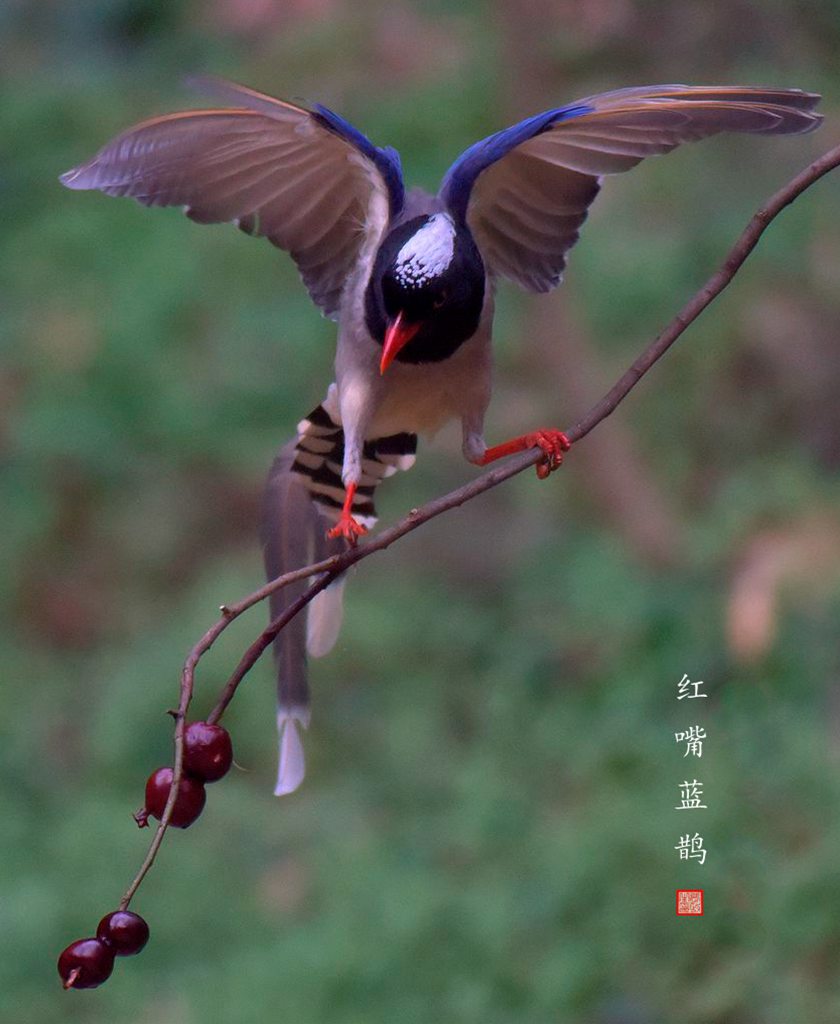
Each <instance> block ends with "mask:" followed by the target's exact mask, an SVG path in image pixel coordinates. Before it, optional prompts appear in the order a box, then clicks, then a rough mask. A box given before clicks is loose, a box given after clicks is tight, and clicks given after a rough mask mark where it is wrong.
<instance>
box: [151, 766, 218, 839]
mask: <svg viewBox="0 0 840 1024" xmlns="http://www.w3.org/2000/svg"><path fill="white" fill-rule="evenodd" d="M171 786H172V769H171V768H158V770H157V771H156V772H152V774H151V775H150V776H149V778H148V780H147V782H146V806H145V808H144V810H145V811H147V812H148V813H149V814H151V816H152V817H153V818H157V819H158V820H160V818H162V817H163V809H164V808H165V807H166V801H167V800H168V799H169V790H170V788H171ZM206 799H207V793H206V792H205V789H204V783H203V782H200V781H199V780H198V779H193V778H191V777H190V776H189V775H184V776H183V777H182V779H181V783H180V785H179V786H178V796H177V797H176V798H175V806H174V807H173V808H172V817H171V818H170V819H169V824H170V825H174V826H175V827H176V828H187V827H188V826H189V825H192V823H193V822H194V821H195V819H196V818H197V817H198V816H199V814H201V812H202V810H203V809H204V801H205V800H206ZM140 813H141V816H142V812H140Z"/></svg>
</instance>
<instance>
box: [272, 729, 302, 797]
mask: <svg viewBox="0 0 840 1024" xmlns="http://www.w3.org/2000/svg"><path fill="white" fill-rule="evenodd" d="M297 727H298V722H297V720H296V718H295V717H293V715H291V714H289V712H287V711H281V712H279V713H278V715H277V728H278V730H279V733H280V758H279V762H278V766H277V785H276V786H275V787H274V795H275V796H286V794H287V793H294V791H295V790H296V789H297V788H298V786H299V785H300V784H301V782H303V777H304V775H305V774H306V761H305V758H304V756H303V743H301V739H300V736H299V734H298V729H297Z"/></svg>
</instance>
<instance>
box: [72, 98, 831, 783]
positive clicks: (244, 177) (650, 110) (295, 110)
mask: <svg viewBox="0 0 840 1024" xmlns="http://www.w3.org/2000/svg"><path fill="white" fill-rule="evenodd" d="M197 84H198V85H199V87H200V88H202V89H203V90H204V91H206V92H208V93H209V94H211V95H214V96H216V97H218V98H220V99H222V100H223V101H229V102H233V103H234V104H235V109H211V110H189V111H185V112H183V113H176V114H169V115H166V116H163V117H157V118H153V119H152V120H149V121H144V122H142V123H141V124H139V125H137V126H135V127H133V128H130V129H128V130H127V131H125V132H123V133H122V134H121V135H118V136H117V137H116V138H115V139H113V140H112V141H111V142H109V143H108V144H107V145H106V146H105V147H104V148H103V149H101V150H100V151H99V153H97V154H96V156H95V157H93V159H92V160H90V161H88V163H85V164H82V165H81V166H79V167H77V168H75V169H73V170H71V171H68V172H67V173H66V174H63V175H62V176H61V181H62V182H63V183H64V184H65V185H67V186H68V187H69V188H73V189H99V190H100V191H102V192H106V193H108V194H109V195H115V196H123V195H127V196H132V197H133V198H135V199H137V200H138V201H139V202H141V203H143V204H145V205H147V206H181V207H183V209H184V212H185V213H186V214H187V216H188V217H190V218H191V219H192V220H195V221H198V222H200V223H214V222H218V221H232V222H233V223H234V224H236V225H237V226H238V227H239V228H241V229H242V230H243V231H245V232H247V233H248V234H251V235H259V236H263V237H265V238H267V239H268V240H269V241H270V242H272V243H273V244H274V245H276V246H278V247H279V248H281V249H285V250H286V251H287V252H289V253H290V254H291V256H292V258H293V259H294V261H295V263H296V264H297V266H298V269H299V271H300V274H301V277H302V278H303V282H304V284H305V285H306V287H307V289H308V290H309V294H310V295H311V297H312V299H313V301H314V302H315V304H316V305H317V306H319V307H320V309H321V311H322V312H323V313H324V314H325V315H326V316H328V317H330V318H332V319H334V320H336V321H337V322H338V348H337V353H336V361H335V368H336V377H335V383H334V384H331V385H330V387H329V390H328V392H327V397H326V398H325V400H324V401H323V402H322V403H321V405H319V406H318V407H317V408H316V409H315V410H314V411H313V412H312V413H310V414H309V416H308V417H307V418H306V419H304V420H302V421H301V423H300V424H299V425H298V431H297V437H296V438H295V439H294V440H293V441H292V442H290V443H289V444H288V445H287V446H286V447H285V448H284V449H283V450H282V451H281V452H280V454H279V456H278V458H277V459H276V460H275V463H274V466H273V467H272V471H271V473H270V475H269V479H268V484H267V487H266V499H265V527H264V531H265V562H266V569H267V572H268V575H269V577H270V578H273V577H274V576H276V575H278V574H280V573H282V572H284V571H286V570H288V569H291V568H296V567H298V566H302V565H306V564H309V563H310V562H311V561H313V560H314V559H317V558H320V557H323V556H325V555H326V554H327V553H329V552H330V551H332V550H336V549H337V547H342V546H343V545H344V543H345V541H349V542H350V543H355V541H356V538H357V537H358V536H359V535H360V534H363V533H365V532H366V530H367V529H368V528H369V527H370V525H371V524H372V523H373V522H374V521H375V511H374V506H373V493H374V490H375V488H376V486H377V485H378V483H379V481H380V480H381V479H382V478H383V477H385V476H388V475H389V474H391V473H393V472H395V471H396V470H397V469H405V468H408V467H409V466H410V465H411V463H412V462H413V461H414V452H415V448H416V443H417V435H418V434H421V433H433V432H434V431H436V430H438V429H439V428H440V427H441V426H442V425H443V424H444V423H446V422H447V421H448V420H451V419H457V420H460V422H461V426H462V432H463V451H464V455H465V457H466V458H467V459H468V460H469V461H470V462H472V463H475V464H476V465H485V464H486V463H488V462H491V461H492V460H494V459H496V458H499V457H500V456H503V455H507V454H510V453H512V452H515V451H521V450H524V449H526V448H530V447H539V448H541V449H542V451H543V452H544V453H545V458H544V459H543V461H542V462H541V463H540V464H538V466H537V471H538V473H539V475H540V476H546V475H547V474H548V473H549V472H551V470H552V469H554V468H556V467H557V466H558V465H559V464H560V462H561V460H562V457H563V452H564V451H565V450H566V449H567V448H568V441H567V439H566V438H565V436H564V435H563V434H562V433H561V432H560V431H557V430H539V431H534V432H532V433H528V434H525V435H523V436H522V437H518V438H515V439H514V440H512V441H509V442H507V443H506V444H501V445H498V446H496V447H494V448H488V447H487V445H486V444H485V441H484V428H483V424H484V414H485V411H486V409H487V406H488V403H489V401H490V389H491V380H490V377H491V353H490V333H491V326H492V321H493V291H494V283H495V281H496V279H497V278H498V277H506V278H509V279H510V280H512V281H514V282H516V283H517V284H519V285H521V286H522V287H523V288H525V289H527V290H529V291H532V292H546V291H549V290H550V289H551V288H554V287H555V286H556V285H557V284H559V283H560V280H561V278H562V274H563V269H564V267H565V264H566V253H567V252H568V250H569V249H570V248H571V247H572V246H573V245H574V243H575V242H576V241H577V238H578V232H579V229H580V226H581V224H582V223H583V221H584V220H585V219H586V215H587V210H588V208H589V205H590V203H591V202H592V201H593V199H594V198H595V196H596V195H597V194H598V191H599V189H600V187H601V179H602V177H603V176H604V175H607V174H615V173H618V172H620V171H626V170H629V168H631V167H634V166H635V165H636V164H637V163H639V162H640V161H641V160H642V159H643V158H644V157H646V156H652V155H654V154H659V153H667V152H670V151H671V150H672V149H674V148H675V147H676V146H678V145H680V144H681V143H683V142H692V141H694V140H697V139H702V138H706V137H707V136H710V135H715V134H716V133H718V132H722V131H735V132H751V133H756V134H764V135H774V134H795V133H801V132H807V131H811V130H812V129H814V128H816V127H817V125H818V124H819V123H820V120H821V118H820V115H819V114H816V113H814V108H815V106H816V104H817V102H818V100H819V97H818V96H816V95H814V94H812V93H806V92H801V91H799V90H788V89H759V88H741V87H736V86H711V87H695V86H685V85H663V86H642V87H640V88H631V89H619V90H617V91H615V92H608V93H603V94H601V95H599V96H590V97H587V98H586V99H582V100H578V101H577V102H575V103H572V104H570V105H568V106H565V107H557V108H554V109H552V110H547V111H545V112H543V113H541V114H537V115H536V116H534V117H529V118H526V119H525V120H524V121H520V122H519V123H518V124H515V125H513V126H512V127H510V128H506V129H504V130H503V131H500V132H497V133H496V134H495V135H491V136H489V137H488V138H486V139H483V140H482V141H480V142H477V143H475V145H473V146H470V148H469V149H467V150H466V151H465V152H464V153H462V154H461V156H460V157H458V159H457V160H456V161H455V163H454V164H453V165H452V166H451V167H450V168H449V170H448V171H447V173H446V175H445V176H444V178H443V182H442V184H441V187H440V190H439V191H438V193H437V195H435V196H431V195H428V194H427V193H425V192H422V191H420V190H413V191H411V192H409V193H407V194H406V191H405V188H404V185H403V177H402V169H401V165H400V158H399V154H398V153H397V152H396V150H394V149H392V148H390V147H385V148H379V147H378V146H375V145H374V144H373V143H372V142H370V140H369V139H367V138H366V137H365V136H364V135H363V134H362V133H361V132H360V131H358V129H356V128H354V127H353V125H351V124H350V123H348V122H347V121H345V120H344V118H342V117H340V116H339V115H338V114H335V113H333V111H331V110H328V109H327V108H326V107H323V106H320V105H318V106H315V107H314V108H313V109H311V110H308V109H306V108H304V107H301V106H296V105H294V104H292V103H286V102H284V101H282V100H276V99H273V98H272V97H270V96H266V95H263V94H262V93H259V92H255V91H254V90H252V89H248V88H245V87H244V86H241V85H236V84H233V83H230V82H225V81H222V80H220V79H200V80H198V82H197ZM324 519H326V521H327V523H329V524H332V528H331V529H330V530H329V531H328V533H326V534H325V523H324ZM342 584H343V581H341V580H339V581H337V582H336V583H334V584H333V585H332V586H331V587H330V588H328V589H327V590H326V591H324V592H323V593H321V594H320V595H318V597H317V598H316V599H315V601H313V603H312V604H311V605H310V608H309V611H308V616H307V622H306V623H305V624H304V623H303V622H302V621H299V620H300V616H299V617H298V620H295V621H294V622H293V623H292V624H291V626H290V628H287V629H286V630H285V631H284V633H283V634H282V642H280V641H278V644H277V645H276V653H277V657H278V675H279V682H278V707H279V710H278V726H279V730H280V770H279V775H278V781H277V788H276V792H277V793H278V794H282V793H289V792H291V791H292V790H294V789H296V788H297V786H298V785H299V784H300V782H301V780H302V778H303V774H304V758H303V750H302V746H301V742H300V737H299V735H298V732H297V727H296V726H297V723H300V724H302V725H304V726H307V725H308V724H309V689H308V683H307V678H306V653H307V650H308V651H309V653H310V654H313V655H319V654H324V653H326V651H327V650H329V648H330V647H331V646H332V644H333V643H334V642H335V639H336V636H337V633H338V629H339V626H340V621H341V588H342ZM299 592H300V587H298V588H287V589H286V590H284V591H281V592H280V593H279V594H277V595H275V597H274V598H273V601H272V614H273V615H278V614H280V612H281V611H282V610H283V609H284V608H285V607H287V606H288V604H289V603H290V602H291V601H292V600H294V599H295V597H296V596H297V594H298V593H299Z"/></svg>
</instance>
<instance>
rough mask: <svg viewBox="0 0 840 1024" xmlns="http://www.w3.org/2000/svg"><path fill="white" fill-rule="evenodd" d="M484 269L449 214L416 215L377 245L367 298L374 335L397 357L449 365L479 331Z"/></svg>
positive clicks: (462, 229)
mask: <svg viewBox="0 0 840 1024" xmlns="http://www.w3.org/2000/svg"><path fill="white" fill-rule="evenodd" d="M483 303H484V264H483V263H482V261H481V255H480V254H479V251H478V248H477V247H476V244H475V242H474V241H473V237H472V235H471V234H470V232H469V230H468V229H467V228H466V227H465V226H459V227H456V226H455V224H454V222H453V221H452V218H451V217H450V216H449V214H447V213H435V214H431V215H423V216H420V217H414V218H413V219H412V220H410V221H407V222H406V223H405V224H401V225H400V226H399V227H397V228H395V229H394V230H393V231H392V232H391V233H390V234H389V235H388V236H387V237H386V239H385V241H384V242H383V243H382V245H381V246H380V249H379V252H378V253H377V255H376V259H375V261H374V265H373V271H372V273H371V277H370V281H369V283H368V287H367V292H366V294H365V318H366V321H367V327H368V330H369V331H370V333H371V336H372V337H373V338H374V339H375V340H376V341H377V342H378V343H379V344H380V345H382V346H383V359H382V370H383V372H384V370H385V368H386V367H387V366H388V365H389V363H390V362H391V360H392V359H397V360H399V361H400V362H405V363H434V362H439V361H440V360H442V359H447V358H448V357H449V356H451V355H452V354H453V352H455V350H456V349H457V348H458V347H459V346H460V345H462V344H463V343H464V342H465V341H466V340H467V339H468V338H471V337H472V335H473V334H474V333H475V331H476V328H477V327H478V321H479V318H480V316H481V307H482V305H483Z"/></svg>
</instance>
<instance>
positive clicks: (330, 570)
mask: <svg viewBox="0 0 840 1024" xmlns="http://www.w3.org/2000/svg"><path fill="white" fill-rule="evenodd" d="M838 165H840V146H835V147H834V148H833V149H831V150H829V151H828V152H827V153H825V154H823V156H821V157H819V159H817V160H815V161H814V162H813V163H812V164H810V165H809V166H808V167H806V168H805V170H803V171H801V172H800V173H799V174H798V175H797V176H796V177H795V178H793V179H792V180H791V181H789V182H788V184H787V185H785V186H784V187H783V188H781V189H779V191H778V192H776V193H775V195H773V196H771V197H770V198H769V199H768V200H767V202H765V203H764V204H763V205H762V206H761V207H760V208H759V209H758V211H757V212H756V213H755V215H754V216H753V217H752V218H751V220H750V222H749V224H747V227H746V228H745V229H744V231H743V232H742V234H741V236H740V237H739V238H738V240H737V241H736V242H735V244H734V245H733V247H732V248H731V249H730V251H729V253H728V254H727V256H726V258H725V260H724V261H723V263H722V264H721V266H720V268H719V269H718V270H717V271H716V272H715V273H714V274H712V276H711V277H710V278H709V279H708V281H706V283H705V284H704V285H703V287H702V288H700V289H699V291H698V292H696V293H695V295H694V296H693V297H692V298H691V299H690V300H689V301H688V302H687V303H686V304H685V306H684V307H683V308H682V309H681V310H680V312H679V313H677V315H676V316H675V317H674V318H673V319H672V320H671V321H670V323H669V324H668V325H667V327H666V328H665V329H664V330H663V331H662V332H661V334H659V335H658V336H657V337H656V338H655V339H654V340H653V341H652V342H651V343H650V344H649V345H648V346H647V348H646V349H645V350H644V351H643V352H642V354H641V355H640V356H639V358H638V359H636V361H635V362H634V363H633V364H632V366H630V367H629V369H628V370H627V371H626V372H625V373H624V374H623V375H622V376H621V377H620V378H619V380H618V381H616V383H615V384H614V385H613V387H612V388H611V389H610V390H609V391H608V392H607V394H606V395H605V396H604V397H603V398H602V399H601V400H600V401H599V402H597V403H596V404H595V405H594V406H593V407H592V408H591V409H590V410H589V412H588V413H586V415H585V416H584V417H583V418H582V419H581V420H579V421H578V422H577V423H576V424H575V425H574V426H573V427H571V428H570V429H569V430H567V431H566V432H565V433H566V436H567V437H568V438H569V440H570V441H572V442H577V441H580V440H581V439H582V438H584V437H586V435H587V434H588V433H590V431H592V430H593V429H594V428H595V427H596V426H597V425H598V424H599V423H600V422H601V421H602V420H604V419H606V418H607V416H609V415H610V414H611V413H612V412H613V411H614V410H615V408H616V407H617V406H618V405H619V403H620V402H622V401H623V400H624V399H625V398H626V397H627V395H628V394H629V393H630V391H631V390H632V389H633V388H634V387H635V386H636V384H638V382H639V381H640V380H641V378H642V377H643V376H644V375H645V374H646V373H647V372H648V370H650V368H651V367H652V366H653V365H654V363H656V361H657V360H658V359H660V358H661V357H662V356H663V355H664V354H665V352H667V350H668V349H669V348H670V347H671V346H672V345H673V344H674V342H675V341H676V340H677V339H678V338H679V337H680V336H681V335H682V334H683V332H684V331H685V330H686V328H687V327H688V326H689V325H690V324H692V323H693V322H694V321H695V320H696V319H697V317H698V316H699V315H700V314H701V313H702V312H703V310H704V309H705V308H706V307H707V306H708V305H710V303H711V302H713V301H714V299H716V298H717V296H718V295H720V293H721V292H722V291H723V290H724V289H725V288H726V287H727V285H728V284H729V283H730V282H731V281H732V279H733V278H734V276H735V274H736V273H737V272H738V270H739V269H740V268H741V266H742V265H743V263H744V261H745V260H746V259H747V257H748V256H749V255H750V253H751V252H752V251H753V249H754V248H755V246H756V244H757V243H758V240H759V239H760V238H761V236H762V234H764V232H765V230H766V229H767V227H768V226H769V224H770V223H771V221H773V220H774V219H775V217H776V216H778V214H779V213H780V212H781V211H782V210H783V209H784V208H785V207H786V206H788V205H789V204H790V203H792V202H793V201H794V199H796V198H797V197H798V196H799V195H801V194H802V193H803V192H804V191H805V190H806V189H807V188H809V187H810V186H811V185H813V184H814V182H816V181H818V180H819V179H820V178H822V177H823V176H824V175H825V174H827V173H828V172H829V171H832V170H834V168H835V167H837V166H838ZM542 457H543V455H542V452H541V451H540V450H539V449H531V450H530V451H527V452H521V453H520V454H518V455H514V456H511V457H510V458H508V459H507V460H506V461H505V462H504V463H503V464H502V465H499V466H497V467H495V468H494V469H491V470H490V471H489V472H488V473H484V474H482V475H481V476H479V477H477V478H476V479H475V480H472V481H470V483H467V484H464V486H463V487H459V488H458V489H457V490H454V491H451V492H450V493H449V494H445V495H443V496H442V497H440V498H435V499H434V500H432V501H430V502H428V503H427V504H425V505H423V506H422V508H415V509H412V510H411V511H410V512H409V513H408V515H407V516H405V517H404V518H403V519H402V520H400V521H399V522H398V523H396V524H395V525H394V526H391V527H390V528H388V529H386V530H383V531H382V532H381V533H379V534H377V536H376V537H375V538H374V539H372V540H370V541H368V542H367V543H365V544H363V545H360V546H358V547H353V548H348V549H347V550H346V551H344V552H342V553H341V554H338V555H333V556H332V557H331V558H327V559H324V560H323V561H321V562H316V563H314V564H313V565H309V566H305V567H304V568H301V569H295V570H294V571H292V572H287V573H284V574H283V575H282V576H278V577H277V578H276V579H274V580H271V581H270V582H269V583H266V584H265V585H264V586H262V587H260V588H259V590H255V591H254V592H253V593H251V594H249V595H248V596H247V597H244V598H242V599H241V600H240V601H237V602H236V603H235V604H230V605H223V606H222V617H221V618H220V619H219V620H218V622H215V623H214V624H213V625H212V626H211V627H210V628H209V629H208V630H207V632H206V633H205V634H204V636H203V637H202V638H201V639H200V640H199V641H198V643H197V644H195V646H194V647H193V648H192V650H191V651H190V653H189V655H188V656H187V659H186V662H185V663H184V668H183V671H182V673H181V691H180V701H179V704H178V710H177V712H175V713H174V714H175V718H176V727H175V765H174V769H173V778H172V786H171V788H170V791H169V799H168V800H167V803H166V808H165V810H164V813H163V816H162V818H161V821H160V824H159V825H158V828H157V831H156V833H155V836H154V838H153V840H152V842H151V845H150V846H149V851H148V853H147V855H146V857H145V859H144V861H143V864H142V865H141V867H140V870H139V871H138V873H137V875H136V877H135V878H134V880H133V882H132V883H131V885H130V886H129V888H128V889H127V891H126V893H125V895H124V896H123V899H122V902H121V903H120V907H121V909H125V908H126V907H127V906H128V904H129V902H130V900H131V898H132V897H133V895H134V893H135V892H136V891H137V888H138V886H139V885H140V883H141V882H142V880H143V878H144V877H145V875H146V873H147V872H148V870H149V868H150V867H151V866H152V864H153V863H154V860H155V857H156V856H157V852H158V849H159V847H160V844H161V842H162V841H163V836H164V833H165V832H166V829H167V827H168V825H169V820H170V817H171V815H172V808H173V807H174V804H175V795H176V793H177V791H178V785H179V783H180V780H181V775H182V764H183V741H184V729H185V723H186V716H187V711H188V709H189V705H190V701H191V699H192V693H193V687H194V681H195V670H196V666H197V665H198V662H199V660H200V659H201V658H202V657H203V655H204V654H206V653H207V651H208V650H209V649H210V647H211V646H212V645H213V643H214V642H215V641H216V639H217V638H218V636H219V635H220V634H221V633H222V632H223V631H224V630H225V629H227V627H228V626H229V625H230V623H231V622H233V621H234V619H237V618H238V617H239V616H240V615H242V614H243V613H244V612H246V611H247V610H248V609H249V608H251V607H253V606H254V605H255V604H258V603H259V602H260V601H263V600H265V598H267V597H268V596H269V595H270V594H273V593H274V592H275V591H277V590H280V589H281V588H282V587H286V586H288V585H289V584H291V583H295V582H297V581H299V580H302V579H307V578H310V577H315V579H314V581H313V582H312V584H311V585H310V586H309V587H308V588H307V589H306V591H304V593H303V594H301V595H300V597H298V598H297V600H295V601H294V602H293V603H292V604H291V605H289V607H288V608H286V610H285V611H284V612H283V614H282V615H280V616H278V617H277V618H276V619H275V620H274V621H273V622H271V623H270V624H269V625H268V626H267V627H266V628H265V629H264V630H263V631H262V633H261V634H260V635H259V636H258V637H257V639H256V640H255V641H254V642H253V643H252V644H251V645H250V646H249V647H248V649H247V651H246V652H245V653H244V654H243V656H242V658H241V660H240V662H239V665H238V666H237V668H236V670H235V671H234V673H233V675H232V676H231V677H230V679H229V680H228V682H227V684H226V685H225V688H224V690H223V691H222V694H221V696H220V697H219V701H218V703H217V704H216V706H215V707H214V709H213V711H212V712H211V713H210V715H209V716H208V719H207V720H208V721H210V722H217V721H218V720H219V719H220V718H221V717H222V715H223V713H224V711H225V709H226V708H227V706H228V704H229V703H230V701H231V700H232V699H233V696H234V694H235V692H236V689H237V687H238V686H239V684H240V683H241V682H242V680H243V679H244V677H245V675H246V674H247V672H248V671H250V669H251V668H252V667H253V665H254V664H255V663H256V661H257V659H258V658H259V657H260V655H261V654H262V653H263V651H265V649H266V648H267V647H268V646H269V645H270V644H271V642H272V641H273V640H274V638H275V637H276V636H277V634H278V633H279V632H280V630H281V629H283V627H284V626H285V625H286V624H287V623H288V622H289V621H291V619H292V618H294V616H295V615H297V613H298V612H299V611H301V610H302V609H303V608H304V607H305V606H306V605H307V604H309V602H310V601H311V600H312V598H313V597H314V596H315V595H316V594H317V593H318V592H319V591H321V590H323V589H324V588H325V587H327V586H328V585H329V584H330V583H331V582H332V581H333V580H334V579H336V577H338V576H340V575H341V574H342V573H343V572H345V571H346V570H347V569H348V568H349V567H350V566H351V565H355V564H356V562H359V561H361V560H362V559H363V558H367V557H368V556H369V555H372V554H374V553H375V552H377V551H384V550H385V549H386V548H388V547H390V546H391V544H393V543H394V542H395V541H397V540H399V539H400V538H401V537H404V536H405V535H406V534H407V533H410V532H411V531H412V530H416V529H417V528H418V527H419V526H422V525H423V524H424V523H427V522H428V521H429V520H430V519H434V518H436V517H437V516H439V515H442V514H443V513H444V512H448V511H450V510H451V509H453V508H457V507H458V506H459V505H463V504H464V503H465V502H467V501H471V500H472V499H473V498H476V497H478V495H480V494H484V492H485V491H489V490H490V489H491V488H493V487H497V486H498V485H499V484H501V483H504V482H505V481H506V480H509V479H510V478H511V477H513V476H516V475H517V474H519V473H521V472H522V471H523V470H525V469H527V468H528V467H529V466H533V465H535V464H536V463H537V462H539V461H540V460H541V459H542Z"/></svg>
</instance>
